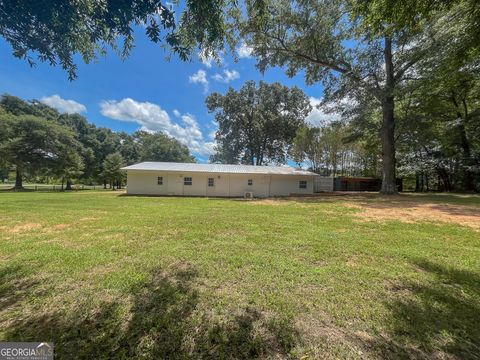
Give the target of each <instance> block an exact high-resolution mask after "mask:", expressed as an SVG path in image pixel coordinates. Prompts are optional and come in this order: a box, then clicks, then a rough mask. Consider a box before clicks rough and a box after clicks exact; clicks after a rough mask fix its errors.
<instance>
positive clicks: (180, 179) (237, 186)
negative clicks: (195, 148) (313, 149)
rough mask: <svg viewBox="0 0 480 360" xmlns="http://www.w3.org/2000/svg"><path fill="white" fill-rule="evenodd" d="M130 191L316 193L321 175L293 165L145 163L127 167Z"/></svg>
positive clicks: (232, 194) (264, 194) (263, 194)
mask: <svg viewBox="0 0 480 360" xmlns="http://www.w3.org/2000/svg"><path fill="white" fill-rule="evenodd" d="M123 170H126V171H127V193H128V194H132V195H176V196H219V197H244V196H248V197H270V196H289V195H292V194H313V184H314V178H315V177H316V176H318V175H317V174H315V173H313V172H310V171H306V170H302V169H296V168H293V167H290V166H253V165H226V164H193V163H173V162H142V163H139V164H135V165H131V166H127V167H124V168H123Z"/></svg>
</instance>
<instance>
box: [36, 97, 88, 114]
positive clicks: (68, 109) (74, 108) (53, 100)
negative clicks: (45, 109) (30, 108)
mask: <svg viewBox="0 0 480 360" xmlns="http://www.w3.org/2000/svg"><path fill="white" fill-rule="evenodd" d="M40 101H41V102H42V103H44V104H45V105H48V106H51V107H53V108H55V109H57V110H58V111H60V112H62V113H67V114H75V113H78V114H80V113H82V112H86V111H87V108H86V107H85V105H83V104H80V103H79V102H76V101H75V100H67V99H62V98H61V97H60V96H59V95H52V96H44V97H43V98H41V99H40Z"/></svg>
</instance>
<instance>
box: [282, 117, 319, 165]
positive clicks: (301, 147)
mask: <svg viewBox="0 0 480 360" xmlns="http://www.w3.org/2000/svg"><path fill="white" fill-rule="evenodd" d="M290 153H291V155H292V157H293V160H294V161H295V162H296V163H297V164H301V163H303V162H304V161H307V162H308V163H309V164H310V169H312V171H314V172H318V171H319V170H320V166H321V164H322V161H323V153H322V147H321V132H320V128H318V127H310V126H302V127H301V128H299V129H298V130H297V134H296V135H295V138H294V139H293V146H292V148H291V150H290Z"/></svg>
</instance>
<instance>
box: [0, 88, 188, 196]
mask: <svg viewBox="0 0 480 360" xmlns="http://www.w3.org/2000/svg"><path fill="white" fill-rule="evenodd" d="M139 161H179V162H194V158H193V156H192V155H191V154H190V152H189V150H188V148H187V147H186V146H184V145H182V144H180V143H179V142H178V141H177V140H176V139H173V138H171V137H169V136H167V135H165V134H163V133H161V132H157V133H149V132H146V131H136V132H134V133H133V134H127V133H126V132H118V133H117V132H114V131H112V130H110V129H107V128H103V127H96V126H95V125H94V124H91V123H89V122H88V121H87V119H86V118H85V117H83V116H81V115H79V114H60V113H59V112H58V111H57V110H55V109H53V108H51V107H49V106H47V105H45V104H43V103H41V102H39V101H36V100H31V101H25V100H22V99H20V98H18V97H15V96H11V95H3V96H2V97H1V99H0V177H1V178H0V180H2V181H5V180H6V179H8V177H9V174H10V173H11V172H14V173H15V188H17V189H21V188H23V182H24V181H25V180H29V181H37V182H49V181H60V182H61V183H62V185H63V184H64V185H65V189H67V190H68V189H71V188H72V183H73V182H74V181H79V182H81V183H83V184H103V185H104V187H106V186H107V184H109V185H110V187H111V188H112V189H114V188H115V187H121V186H122V184H123V183H124V174H123V172H122V171H121V170H120V168H121V167H123V166H125V165H130V164H133V163H136V162H139Z"/></svg>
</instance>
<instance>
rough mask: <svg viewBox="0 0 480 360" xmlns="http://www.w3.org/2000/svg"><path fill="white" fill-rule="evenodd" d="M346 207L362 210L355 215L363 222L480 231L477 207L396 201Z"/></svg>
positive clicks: (361, 203) (363, 203)
mask: <svg viewBox="0 0 480 360" xmlns="http://www.w3.org/2000/svg"><path fill="white" fill-rule="evenodd" d="M344 205H345V206H347V207H349V208H354V209H359V210H361V211H359V212H357V213H355V217H357V218H358V219H359V220H361V221H380V222H384V221H392V220H397V221H401V222H404V223H418V222H425V221H432V222H442V223H450V224H451V223H454V224H458V225H463V226H468V227H471V228H473V229H476V230H480V208H476V207H470V206H464V205H451V204H433V203H418V202H411V201H395V200H392V201H389V202H380V203H376V202H375V203H373V202H372V203H370V202H358V203H356V202H353V203H352V202H348V203H345V204H344Z"/></svg>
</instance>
